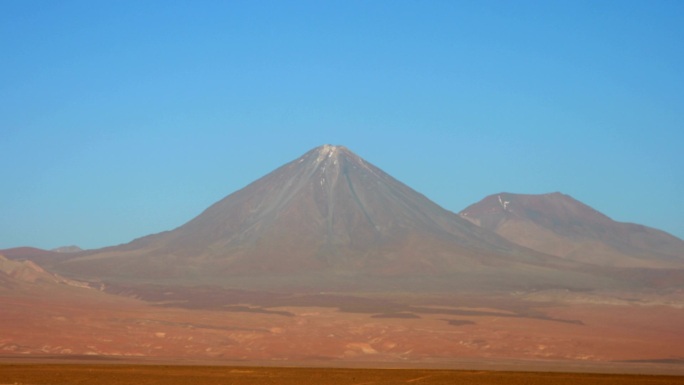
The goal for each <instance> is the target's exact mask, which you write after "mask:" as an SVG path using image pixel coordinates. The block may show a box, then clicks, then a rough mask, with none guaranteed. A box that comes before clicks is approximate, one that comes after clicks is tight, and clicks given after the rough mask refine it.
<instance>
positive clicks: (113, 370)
mask: <svg viewBox="0 0 684 385" xmlns="http://www.w3.org/2000/svg"><path fill="white" fill-rule="evenodd" d="M0 384H2V385H5V384H24V385H43V384H46V385H47V384H50V385H61V384H65V385H66V384H100V385H126V384H135V385H138V384H140V385H148V384H160V385H161V384H163V385H184V384H188V385H190V384H192V385H195V384H202V385H212V384H235V385H238V384H240V385H242V384H245V385H247V384H259V385H267V384H279V385H289V384H293V385H301V384H322V385H324V384H331V385H332V384H334V385H344V384H349V385H352V384H353V385H361V384H365V385H373V384H416V385H426V384H432V385H438V384H439V385H451V384H461V385H468V384H488V385H496V384H502V385H503V384H506V385H518V384H520V385H522V384H525V385H536V384H554V385H583V384H587V385H588V384H591V385H601V384H606V385H608V384H610V385H631V384H634V385H636V384H640V385H641V384H649V385H659V384H662V385H675V384H684V377H676V376H653V375H617V374H578V373H540V372H495V371H456V370H429V369H343V368H336V369H333V368H268V367H217V366H152V365H149V366H144V365H137V366H136V365H35V364H34V365H31V364H0Z"/></svg>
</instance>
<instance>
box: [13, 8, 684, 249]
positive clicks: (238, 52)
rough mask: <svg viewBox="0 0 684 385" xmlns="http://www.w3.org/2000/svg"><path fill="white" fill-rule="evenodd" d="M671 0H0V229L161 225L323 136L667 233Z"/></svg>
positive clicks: (388, 161) (61, 233)
mask: <svg viewBox="0 0 684 385" xmlns="http://www.w3.org/2000/svg"><path fill="white" fill-rule="evenodd" d="M682 41H684V2H681V1H675V0H673V1H627V0H625V1H586V2H585V1H569V0H567V1H566V0H562V1H561V0H559V1H522V0H521V1H455V0H453V1H394V0H393V1H310V2H309V1H273V2H270V1H258V0H257V1H107V0H104V1H91V0H88V1H68V0H67V1H31V0H18V1H14V0H4V1H2V2H0V52H2V59H1V60H0V156H2V166H1V167H0V181H2V186H1V188H0V248H7V247H15V246H24V245H30V246H36V247H41V248H54V247H57V246H62V245H70V244H76V245H79V246H81V247H84V248H95V247H103V246H109V245H114V244H120V243H125V242H128V241H130V240H132V239H134V238H137V237H140V236H144V235H148V234H151V233H155V232H159V231H163V230H170V229H173V228H175V227H177V226H180V225H181V224H183V223H184V222H186V221H188V220H190V219H191V218H192V217H194V216H196V215H198V214H199V213H200V212H201V211H202V210H204V209H205V208H206V207H208V206H209V205H210V204H212V203H214V202H215V201H217V200H219V199H221V198H222V197H224V196H226V195H228V194H229V193H231V192H233V191H235V190H237V189H240V188H242V187H244V186H245V185H247V184H248V183H250V182H252V181H254V180H256V179H257V178H259V177H261V176H263V175H264V174H266V173H268V172H270V171H272V170H273V169H275V168H277V167H278V166H280V165H282V164H284V163H285V162H288V161H290V160H293V159H295V158H297V157H298V156H299V155H301V154H302V153H304V152H306V151H308V150H309V149H311V148H313V147H316V146H318V145H321V144H324V143H331V144H342V145H345V146H347V147H349V148H350V149H351V150H352V151H354V152H356V153H357V154H358V155H360V156H362V157H364V158H365V159H366V160H368V161H370V162H372V163H374V164H375V165H377V166H378V167H380V168H382V169H384V170H385V171H387V172H388V173H390V174H391V175H393V176H394V177H396V178H397V179H399V180H401V181H402V182H404V183H406V184H408V185H409V186H411V187H413V188H414V189H416V190H418V191H420V192H422V193H423V194H425V195H426V196H427V197H429V198H431V199H432V200H434V201H435V202H437V203H438V204H440V205H442V206H443V207H445V208H446V209H449V210H452V211H456V212H458V211H460V210H461V209H463V208H465V207H466V206H468V205H469V204H471V203H474V202H476V201H479V200H480V199H482V198H483V197H485V196H486V195H490V194H494V193H498V192H502V191H507V192H515V193H546V192H554V191H561V192H564V193H566V194H569V195H571V196H573V197H575V198H576V199H578V200H580V201H582V202H584V203H586V204H588V205H590V206H592V207H594V208H595V209H597V210H599V211H601V212H603V213H605V214H606V215H608V216H610V217H612V218H613V219H615V220H619V221H626V222H635V223H640V224H645V225H648V226H652V227H656V228H660V229H662V230H665V231H668V232H670V233H672V234H674V235H676V236H678V237H680V238H684V155H683V154H684V152H683V151H682V147H683V145H684V70H682V69H683V68H684V44H682Z"/></svg>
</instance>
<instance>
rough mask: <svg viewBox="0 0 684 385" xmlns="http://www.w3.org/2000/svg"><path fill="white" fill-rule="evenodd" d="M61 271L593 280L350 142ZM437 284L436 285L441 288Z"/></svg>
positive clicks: (167, 276)
mask: <svg viewBox="0 0 684 385" xmlns="http://www.w3.org/2000/svg"><path fill="white" fill-rule="evenodd" d="M53 267H54V268H55V270H56V271H58V272H59V273H60V274H64V275H67V276H73V277H76V278H80V279H101V280H108V281H112V280H113V281H122V280H123V281H131V280H133V281H137V282H165V283H169V282H172V283H174V284H175V283H189V284H200V283H201V284H220V285H229V286H231V285H232V286H240V287H250V286H254V285H256V284H257V283H258V282H261V283H262V284H275V283H277V282H280V283H281V284H283V285H304V286H309V287H310V286H314V287H319V286H328V285H330V284H333V283H335V282H337V283H339V284H340V285H347V284H350V282H353V284H354V285H361V286H363V285H366V284H370V285H375V284H378V283H379V282H384V281H387V280H390V281H392V282H393V283H392V285H390V287H396V285H400V286H404V285H409V284H410V282H414V281H419V282H420V284H419V285H423V286H427V287H442V286H444V285H446V286H448V287H453V286H454V285H456V286H468V287H473V286H478V285H483V284H484V285H487V286H493V287H499V286H501V287H518V286H524V287H528V286H535V285H550V284H553V285H566V284H567V285H570V286H578V285H579V286H581V287H583V286H584V285H590V284H589V282H593V281H594V280H596V279H597V278H596V277H594V276H592V274H591V273H584V272H582V271H584V270H586V269H584V267H583V266H582V264H578V263H574V262H571V261H565V260H562V259H560V258H556V257H553V256H549V255H546V254H543V253H540V252H537V251H534V250H531V249H529V248H525V247H521V246H519V245H517V244H515V243H513V242H510V241H508V240H506V239H505V238H503V237H501V236H499V235H497V234H495V233H494V232H492V231H490V230H488V229H485V228H482V227H480V226H477V225H475V224H473V223H471V222H470V221H468V220H466V219H463V218H461V217H460V216H458V215H457V214H455V213H452V212H450V211H447V210H445V209H443V208H441V207H440V206H438V205H437V204H435V203H434V202H432V201H430V200H429V199H428V198H426V197H425V196H423V195H422V194H420V193H418V192H416V191H414V190H413V189H411V188H409V187H408V186H406V185H404V184H403V183H401V182H399V181H398V180H396V179H394V178H392V177H391V176H389V175H388V174H386V173H385V172H383V171H382V170H380V169H379V168H377V167H375V166H373V165H372V164H370V163H368V162H366V161H365V160H363V159H362V158H360V157H359V156H357V155H355V154H354V153H352V152H351V151H350V150H348V149H347V148H345V147H343V146H332V145H324V146H321V147H317V148H315V149H313V150H311V151H309V152H307V153H305V154H304V155H303V156H301V157H299V158H297V159H295V160H293V161H291V162H289V163H287V164H285V165H284V166H282V167H280V168H278V169H276V170H275V171H273V172H271V173H270V174H268V175H266V176H264V177H262V178H261V179H259V180H257V181H255V182H253V183H251V184H250V185H248V186H246V187H245V188H243V189H241V190H239V191H236V192H234V193H233V194H231V195H229V196H227V197H226V198H224V199H222V200H221V201H219V202H217V203H215V204H214V205H212V206H211V207H209V208H208V209H206V210H205V211H204V212H203V213H201V214H200V215H199V216H197V217H196V218H194V219H193V220H191V221H189V222H188V223H186V224H184V225H182V226H180V227H178V228H176V229H174V230H172V231H167V232H163V233H159V234H154V235H150V236H147V237H143V238H139V239H136V240H134V241H132V242H130V243H128V244H125V245H120V246H115V247H109V248H105V249H100V250H95V251H92V252H86V253H78V254H74V255H73V256H69V257H67V259H66V261H63V262H60V263H58V264H56V265H55V266H53ZM437 282H439V283H437Z"/></svg>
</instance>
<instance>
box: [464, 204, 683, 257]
mask: <svg viewBox="0 0 684 385" xmlns="http://www.w3.org/2000/svg"><path fill="white" fill-rule="evenodd" d="M459 215H460V216H461V218H464V219H467V220H469V221H470V222H472V223H474V224H476V225H478V226H480V227H483V228H486V229H489V230H492V231H494V232H496V233H497V234H499V235H501V236H503V237H504V238H506V239H508V240H510V241H512V242H514V243H517V244H519V245H522V246H525V247H528V248H530V249H533V250H537V251H540V252H543V253H546V254H551V255H555V256H559V257H563V258H567V259H570V260H574V261H579V262H584V263H591V264H594V265H600V266H612V267H630V268H634V267H638V268H684V241H682V240H681V239H679V238H677V237H674V236H672V235H670V234H668V233H666V232H663V231H660V230H657V229H653V228H650V227H646V226H642V225H637V224H632V223H623V222H617V221H614V220H612V219H611V218H609V217H608V216H606V215H604V214H602V213H600V212H598V211H596V210H594V209H593V208H591V207H589V206H587V205H585V204H584V203H582V202H579V201H577V200H575V199H573V198H572V197H570V196H568V195H565V194H561V193H558V192H556V193H551V194H540V195H526V194H511V193H500V194H494V195H490V196H488V197H486V198H484V199H483V200H481V201H480V202H478V203H475V204H473V205H471V206H469V207H467V208H466V209H465V210H463V211H461V212H460V214H459Z"/></svg>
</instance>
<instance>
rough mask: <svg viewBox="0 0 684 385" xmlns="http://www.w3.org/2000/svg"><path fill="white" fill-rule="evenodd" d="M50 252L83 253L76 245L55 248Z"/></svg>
mask: <svg viewBox="0 0 684 385" xmlns="http://www.w3.org/2000/svg"><path fill="white" fill-rule="evenodd" d="M50 251H54V252H55V253H78V252H81V251H83V249H82V248H80V247H78V246H76V245H71V246H61V247H57V248H54V249H52V250H50Z"/></svg>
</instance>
